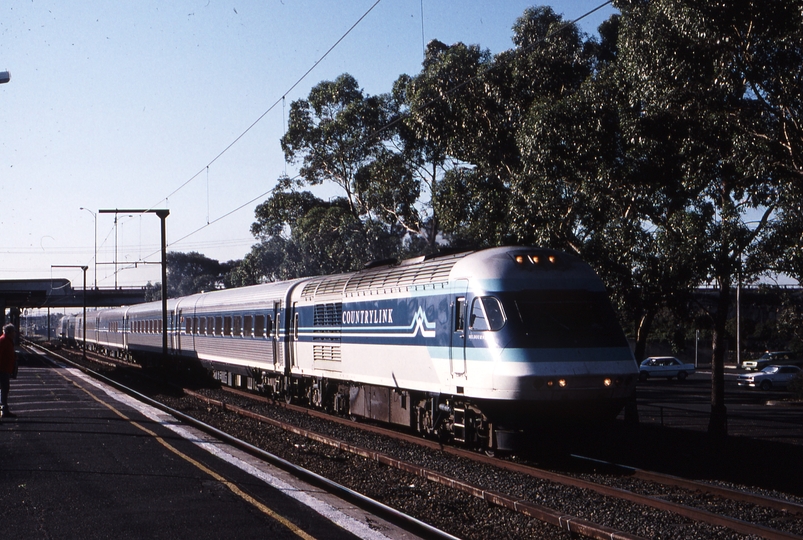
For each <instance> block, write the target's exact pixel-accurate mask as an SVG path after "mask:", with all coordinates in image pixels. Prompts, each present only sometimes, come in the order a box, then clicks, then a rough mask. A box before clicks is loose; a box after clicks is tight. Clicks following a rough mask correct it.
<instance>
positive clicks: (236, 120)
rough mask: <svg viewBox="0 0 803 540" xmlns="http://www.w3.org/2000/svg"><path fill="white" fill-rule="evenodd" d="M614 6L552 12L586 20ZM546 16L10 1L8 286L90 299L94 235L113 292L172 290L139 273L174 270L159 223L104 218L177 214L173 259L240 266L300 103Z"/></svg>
mask: <svg viewBox="0 0 803 540" xmlns="http://www.w3.org/2000/svg"><path fill="white" fill-rule="evenodd" d="M601 3H602V0H595V1H585V0H576V1H553V2H550V3H549V4H548V5H550V6H552V7H553V9H554V10H555V11H556V12H558V13H562V14H563V15H564V16H565V17H566V18H567V19H575V18H577V17H580V16H581V15H583V14H584V13H586V12H588V11H589V10H591V9H594V8H595V7H597V6H598V5H600V4H601ZM374 4H376V5H375V6H374ZM532 5H538V4H534V3H532V2H525V1H517V0H506V1H503V2H499V1H479V0H466V1H447V0H382V1H380V2H378V3H377V2H376V0H349V1H348V2H343V1H340V2H335V1H324V0H306V1H304V0H263V1H256V0H235V1H228V0H225V1H222V0H198V1H191V0H176V1H169V2H167V1H163V2H159V1H154V0H138V1H132V0H127V1H114V2H109V1H85V0H76V1H74V2H69V3H68V2H61V1H55V0H47V1H43V0H6V1H4V2H3V3H2V5H0V71H2V70H8V71H10V72H11V82H9V83H8V84H3V85H0V188H1V189H0V279H25V278H49V277H67V278H68V279H71V280H73V282H74V283H73V284H74V285H76V286H80V283H81V271H80V270H77V269H76V270H72V269H64V268H59V269H51V265H87V266H89V267H90V269H89V271H88V273H87V282H88V283H89V284H90V285H92V284H93V283H94V281H95V258H94V244H95V240H94V227H95V222H97V245H98V256H97V263H98V264H97V282H98V285H99V286H102V287H110V286H114V285H115V283H116V284H118V285H126V286H129V285H144V284H145V283H146V282H147V281H149V280H150V281H154V282H155V281H158V280H159V269H158V266H157V265H153V264H150V265H143V264H138V263H139V261H141V260H143V259H145V260H147V261H149V262H158V260H159V255H158V250H159V219H158V218H157V217H156V216H153V215H137V216H128V215H121V216H119V218H118V224H117V227H116V229H115V226H114V216H113V214H99V213H97V211H98V210H99V209H113V208H142V209H147V208H168V209H169V210H170V216H169V217H168V218H167V231H168V235H167V236H168V238H167V240H168V245H169V247H168V249H169V250H173V251H184V252H187V251H198V252H201V253H204V254H205V255H207V256H209V257H211V258H214V259H218V260H221V261H226V260H231V259H239V258H242V257H243V256H244V255H245V254H246V253H247V252H248V251H249V249H250V246H251V245H252V244H253V243H254V242H255V241H254V239H253V237H252V236H251V235H250V233H249V227H250V225H251V223H252V222H253V221H254V208H255V207H256V205H257V204H259V203H260V202H261V201H262V200H264V197H260V196H261V195H262V194H264V193H266V192H268V191H269V190H270V189H271V188H272V187H273V186H274V185H275V182H276V179H277V178H278V177H279V176H280V175H281V174H283V173H284V172H285V171H286V172H287V173H289V174H291V175H292V174H293V173H294V169H293V168H292V167H290V166H289V165H286V164H285V163H284V160H283V157H282V153H281V148H280V146H279V139H280V137H281V136H282V133H283V130H284V122H285V117H286V114H287V111H288V110H289V107H290V103H291V102H292V101H293V100H296V99H301V98H305V97H306V96H307V95H308V93H309V90H310V88H312V87H313V86H314V85H316V84H317V83H318V82H320V81H322V80H332V79H334V78H335V77H337V76H338V75H340V74H342V73H346V72H348V73H350V74H352V75H353V76H354V77H355V78H356V79H357V81H358V82H359V83H360V85H361V86H362V88H363V89H364V91H365V92H366V93H367V94H379V93H384V92H387V91H389V90H390V88H391V85H392V83H393V81H394V80H396V78H397V77H398V76H399V75H401V74H402V73H407V74H410V75H413V74H416V73H418V71H419V70H420V65H421V60H422V58H423V48H424V43H425V42H428V41H429V40H431V39H439V40H441V41H443V42H445V43H447V44H452V43H456V42H458V41H461V42H464V43H470V44H478V45H480V46H481V47H483V48H487V49H490V50H491V52H493V53H498V52H500V51H503V50H505V49H509V48H511V47H512V42H511V36H512V31H511V27H512V26H513V24H514V23H515V20H516V18H517V17H519V16H520V15H521V14H522V13H523V12H524V10H525V9H526V8H527V7H530V6H532ZM372 6H374V7H373V9H371V8H372ZM614 12H615V10H614V9H613V8H612V7H610V6H606V7H605V8H603V9H602V10H600V11H598V12H596V13H595V14H593V15H592V16H590V17H589V18H588V19H585V20H584V21H582V22H581V23H580V26H581V28H582V29H583V30H584V31H585V32H587V33H590V34H596V28H597V26H598V25H599V24H600V22H602V21H603V20H604V19H606V18H607V17H608V16H610V15H611V14H612V13H614ZM366 13H367V15H366ZM363 16H364V18H363V19H362V20H361V21H360V22H359V24H357V26H356V27H355V28H354V29H353V30H352V31H351V32H350V33H349V34H348V35H347V36H346V37H345V38H344V39H343V41H342V42H341V43H340V44H339V45H338V46H337V47H336V48H335V49H334V50H333V51H332V52H331V53H330V54H329V55H328V56H327V57H326V58H325V59H323V60H322V61H321V62H320V63H319V64H318V65H317V66H316V67H315V69H314V70H313V71H312V73H311V74H309V75H308V76H307V77H306V78H305V79H304V80H303V81H301V83H300V84H298V85H297V86H295V88H293V89H292V90H290V89H291V87H292V86H293V85H294V84H295V83H296V82H297V81H298V80H299V78H300V77H301V76H302V75H303V74H304V73H305V72H306V71H307V70H308V69H310V68H311V67H312V66H313V65H314V64H315V63H316V62H317V61H318V60H320V59H321V57H322V56H323V55H324V53H326V51H327V50H328V49H329V48H330V47H332V45H334V44H335V43H336V42H337V41H338V40H339V39H340V38H341V37H342V36H343V35H344V34H345V33H346V32H347V31H348V29H349V28H351V27H352V26H353V25H354V24H355V23H357V21H358V20H360V18H361V17H363ZM422 20H423V25H422ZM283 96H284V97H285V100H284V103H283V101H282V97H283ZM274 105H275V106H274ZM271 107H273V108H272V109H271ZM263 115H264V116H263ZM260 118H261V119H260ZM258 119H259V121H258V122H257V120H258ZM255 122H256V124H254V123H255ZM252 124H253V127H252V128H251V129H250V130H248V128H249V126H251V125H252ZM246 130H248V131H247V133H245V132H246ZM243 133H245V134H244V135H243ZM241 135H242V137H241V138H240V139H239V140H237V139H238V137H240V136H241ZM235 140H236V141H237V142H236V143H235V144H233V145H232V143H234V142H235ZM230 145H232V146H231V147H230V148H229V149H228V150H226V148H227V147H229V146H230ZM224 150H226V151H225V152H224V153H223V154H222V155H221V152H223V151H224ZM185 184H186V185H185ZM181 186H183V187H181ZM179 188H180V189H179ZM168 196H169V197H168ZM166 198H167V200H165V199H166ZM251 201H253V202H251ZM81 207H84V208H86V209H88V210H81V209H80V208H81ZM238 208H239V210H238ZM93 213H95V216H93ZM115 253H116V255H115ZM115 260H116V261H117V262H118V272H117V275H116V277H115V273H114V264H113V262H114V261H115Z"/></svg>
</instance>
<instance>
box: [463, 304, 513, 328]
mask: <svg viewBox="0 0 803 540" xmlns="http://www.w3.org/2000/svg"><path fill="white" fill-rule="evenodd" d="M504 325H505V312H504V311H503V310H502V304H501V303H500V302H499V300H498V299H496V298H494V297H493V296H482V297H479V298H475V299H474V302H473V304H472V307H471V320H470V322H469V327H470V328H471V329H472V330H480V331H482V330H499V329H501V328H502V327H503V326H504Z"/></svg>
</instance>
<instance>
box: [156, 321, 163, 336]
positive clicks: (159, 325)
mask: <svg viewBox="0 0 803 540" xmlns="http://www.w3.org/2000/svg"><path fill="white" fill-rule="evenodd" d="M156 333H157V334H161V333H162V319H158V320H157V321H156Z"/></svg>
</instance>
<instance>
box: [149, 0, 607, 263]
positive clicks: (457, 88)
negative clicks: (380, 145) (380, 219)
mask: <svg viewBox="0 0 803 540" xmlns="http://www.w3.org/2000/svg"><path fill="white" fill-rule="evenodd" d="M612 1H613V0H608V1H606V2H603V3H602V4H600V5H598V6H597V7H595V8H594V9H591V10H590V11H587V12H586V13H584V14H583V15H581V16H579V17H577V18H576V19H574V20H572V21H568V22H566V23H564V24H563V25H561V26H560V27H558V28H556V29H555V30H553V31H551V32H549V33H548V34H547V35H545V36H544V37H542V38H540V39H538V40H536V41H534V42H533V43H531V44H530V45H528V46H527V47H525V48H523V49H521V53H528V52H530V51H531V50H532V49H534V48H535V47H536V46H538V45H540V44H541V43H543V42H544V41H546V40H548V39H549V38H551V37H552V36H554V35H556V34H558V33H560V32H562V31H563V30H565V29H566V28H569V27H570V26H572V25H575V24H577V23H578V22H579V21H581V20H583V19H585V18H586V17H588V16H589V15H591V14H593V13H595V12H597V11H599V10H600V9H602V8H604V7H605V6H607V5H609V4H611V3H612ZM379 2H381V0H377V1H376V2H375V3H374V4H373V5H372V6H371V7H370V8H369V9H368V11H366V12H365V13H364V14H363V15H362V17H360V19H359V20H357V22H355V23H354V25H352V26H351V28H349V30H348V31H347V32H346V33H345V34H343V36H342V37H341V38H340V39H339V40H337V42H336V43H335V44H334V45H332V47H330V48H329V50H327V51H326V53H324V55H323V56H322V57H321V58H320V59H319V60H318V61H317V62H315V64H314V65H313V66H312V67H311V68H310V69H308V70H307V72H306V73H304V75H303V76H302V77H301V78H300V79H299V80H298V81H296V83H295V84H293V86H291V87H290V89H289V90H288V91H287V92H285V95H286V94H287V93H289V92H290V91H291V90H293V89H294V88H295V87H296V86H298V84H300V83H301V81H302V80H304V78H306V77H307V76H308V75H309V74H310V73H311V72H312V70H313V69H315V67H316V66H317V65H318V64H319V63H320V62H321V61H322V60H323V59H324V58H326V56H327V55H328V54H329V53H330V52H331V51H332V50H333V49H334V48H335V47H336V46H337V45H338V44H339V43H340V42H341V41H343V39H344V38H345V37H346V36H347V35H348V34H349V33H350V32H351V31H352V30H353V29H354V28H355V27H356V26H357V25H358V24H359V23H360V22H361V21H362V20H363V19H364V18H365V17H366V16H367V15H368V14H369V13H370V12H371V11H372V10H373V9H374V8H375V7H376V6H377V4H379ZM422 24H423V23H422ZM502 65H504V64H502ZM502 65H493V66H491V67H489V68H487V69H486V70H485V71H483V72H482V73H479V74H477V75H475V76H474V77H471V78H469V79H467V80H466V81H464V82H462V83H460V84H458V85H457V86H455V87H454V88H451V89H450V90H448V91H446V92H444V93H443V94H442V95H441V96H439V97H437V98H434V99H432V100H430V101H427V102H425V103H423V104H421V105H419V106H418V107H415V108H413V109H411V110H409V111H408V112H407V113H405V114H403V115H400V116H399V117H398V118H396V119H395V120H393V121H392V122H390V123H388V124H387V125H385V126H383V127H381V128H379V129H378V130H376V131H374V132H373V133H371V134H369V135H368V136H366V137H365V139H364V140H363V141H360V142H357V143H354V146H357V145H359V144H363V143H364V142H366V141H368V140H370V139H372V138H374V137H376V136H377V135H379V134H380V133H382V132H384V131H386V130H388V129H390V128H391V127H393V126H394V125H396V124H398V123H399V122H401V121H402V120H403V119H405V118H407V117H409V116H411V115H412V114H413V113H415V112H418V111H420V110H422V109H424V108H426V107H429V106H431V105H432V104H434V103H436V102H438V101H441V100H443V99H445V98H446V97H448V96H450V95H452V94H454V93H455V92H457V91H458V90H460V89H462V88H464V87H466V86H467V85H469V84H471V83H472V82H475V81H477V80H480V79H482V78H483V77H485V76H486V75H487V74H488V73H490V72H491V71H493V70H494V69H497V68H499V67H501V66H502ZM284 97H285V96H284V95H283V96H282V97H281V98H280V99H278V100H277V101H276V102H275V103H274V104H273V105H271V107H270V108H269V109H268V110H267V111H265V112H264V113H263V114H262V115H261V116H260V117H259V118H257V120H256V121H254V123H252V124H251V125H250V126H249V127H248V129H246V130H245V131H244V132H243V133H242V134H241V135H240V136H239V137H237V139H235V140H234V141H233V142H232V143H231V144H230V145H229V146H227V147H226V148H225V149H224V150H223V151H222V152H221V153H220V154H218V155H217V156H216V157H215V158H214V159H213V160H212V161H210V162H209V165H211V164H212V163H214V162H215V161H216V160H217V159H218V158H219V157H220V156H222V155H223V154H224V153H225V152H226V151H227V150H228V149H230V148H231V147H232V146H234V144H235V143H237V141H239V140H240V139H242V137H243V136H244V135H245V134H246V133H247V132H248V131H250V130H251V128H253V127H254V126H255V125H256V124H257V123H258V122H259V121H260V120H262V118H264V117H265V115H266V114H268V112H270V111H271V110H272V109H273V108H274V107H276V105H278V104H279V103H280V102H282V101H283V100H284ZM209 165H207V166H206V167H208V166H209ZM203 170H204V169H201V171H199V172H198V173H196V174H195V176H193V177H192V178H190V179H189V180H187V181H186V182H185V183H184V184H182V185H181V186H179V187H178V188H177V189H176V190H175V191H173V192H172V193H171V194H170V195H168V196H167V197H165V198H164V199H162V200H167V199H168V198H170V197H171V196H172V195H174V194H175V193H176V192H178V191H179V190H180V189H182V188H183V187H184V186H186V185H187V184H189V183H190V182H191V181H192V180H193V179H194V178H196V177H197V176H198V175H199V174H201V172H203ZM298 177H299V176H298V175H296V176H295V177H294V178H293V179H295V178H298ZM271 191H273V188H271V189H270V190H268V191H266V192H265V193H262V194H260V195H258V196H256V197H254V198H253V199H251V200H250V201H248V202H246V203H243V204H242V205H240V206H238V207H237V208H235V209H234V210H231V211H229V212H227V213H226V214H224V215H222V216H220V217H218V218H216V219H214V220H212V221H209V220H208V218H207V223H206V224H205V225H203V226H201V227H199V228H197V229H195V230H194V231H192V232H190V233H188V234H186V235H184V236H182V237H181V238H179V239H178V240H176V241H174V242H171V245H172V244H177V243H179V242H181V241H182V240H185V239H186V238H189V237H190V236H192V235H194V234H196V233H198V232H200V231H202V230H203V229H205V228H206V227H208V226H210V225H212V224H214V223H217V222H218V221H220V220H222V219H224V218H226V217H228V216H230V215H232V214H234V213H236V212H238V211H239V210H242V209H243V208H245V207H246V206H248V205H249V204H252V203H253V202H255V201H257V200H258V199H260V198H262V197H265V196H267V195H268V194H269V193H271ZM159 202H161V201H159ZM157 204H158V203H157ZM157 253H159V251H155V252H153V253H151V254H150V255H148V256H146V257H145V259H147V258H148V257H152V256H153V255H156V254H157Z"/></svg>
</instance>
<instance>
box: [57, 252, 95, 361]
mask: <svg viewBox="0 0 803 540" xmlns="http://www.w3.org/2000/svg"><path fill="white" fill-rule="evenodd" d="M50 268H80V269H81V270H83V271H84V331H83V332H82V334H83V336H84V340H83V341H84V344H83V347H82V348H83V351H82V354H83V357H84V359H86V270H87V268H89V267H88V266H78V265H76V264H52V265H50ZM48 324H49V322H48Z"/></svg>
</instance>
